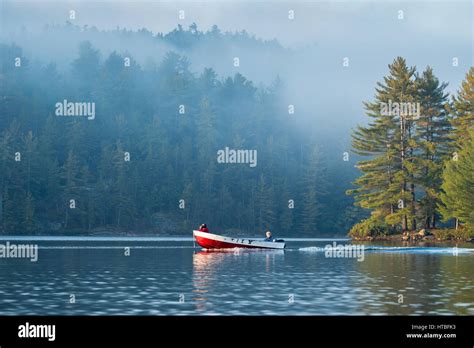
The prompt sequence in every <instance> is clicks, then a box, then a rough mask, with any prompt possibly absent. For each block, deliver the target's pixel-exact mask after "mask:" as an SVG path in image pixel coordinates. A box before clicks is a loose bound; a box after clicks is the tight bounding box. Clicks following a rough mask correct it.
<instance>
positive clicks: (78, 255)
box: [0, 237, 474, 315]
mask: <svg viewBox="0 0 474 348" xmlns="http://www.w3.org/2000/svg"><path fill="white" fill-rule="evenodd" d="M6 241H10V243H18V244H20V243H23V244H24V243H35V244H38V245H39V250H38V261H37V262H30V260H28V259H13V258H0V315H98V314H103V315H104V314H105V315H364V314H371V315H379V314H392V315H403V314H409V315H421V314H427V315H429V314H440V315H441V314H460V315H474V249H473V248H472V245H462V246H459V248H458V249H457V250H454V249H453V248H452V247H448V246H445V247H415V248H400V247H396V246H388V245H382V244H377V245H373V244H372V245H371V246H367V247H368V250H365V253H364V260H363V261H361V262H359V261H358V260H357V259H356V258H327V257H325V252H324V249H323V248H324V246H325V245H327V244H329V243H331V242H332V241H333V240H331V241H329V240H296V239H293V240H291V239H290V240H287V241H288V242H287V247H288V249H286V250H284V251H250V250H249V251H245V250H241V249H240V250H238V249H236V250H233V251H231V252H203V251H201V250H200V249H199V248H194V247H193V242H192V239H190V238H39V239H35V240H33V241H32V240H31V238H29V239H28V238H22V239H17V238H14V237H8V238H5V237H1V238H0V244H5V243H6ZM338 243H349V241H345V240H339V241H338ZM126 247H129V248H130V255H129V256H126V255H125V251H126V250H125V248H126ZM71 295H74V297H75V303H71V298H72V297H71ZM400 302H401V303H400Z"/></svg>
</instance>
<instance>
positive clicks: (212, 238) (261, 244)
mask: <svg viewBox="0 0 474 348" xmlns="http://www.w3.org/2000/svg"><path fill="white" fill-rule="evenodd" d="M193 235H194V238H195V239H196V242H197V243H198V244H199V245H200V246H201V247H203V248H204V249H233V248H252V249H284V248H285V242H265V241H259V240H256V239H249V238H232V237H224V236H220V235H217V234H212V233H208V232H201V231H193Z"/></svg>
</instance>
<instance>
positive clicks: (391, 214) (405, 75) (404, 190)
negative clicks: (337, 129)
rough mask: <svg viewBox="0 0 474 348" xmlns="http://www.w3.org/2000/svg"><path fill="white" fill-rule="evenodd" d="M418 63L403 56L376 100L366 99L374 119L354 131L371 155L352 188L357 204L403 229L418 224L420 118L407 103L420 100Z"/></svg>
mask: <svg viewBox="0 0 474 348" xmlns="http://www.w3.org/2000/svg"><path fill="white" fill-rule="evenodd" d="M414 75H415V68H413V67H408V66H407V65H406V62H405V60H404V59H403V58H401V57H398V58H396V59H395V61H394V62H393V63H392V64H391V65H389V75H388V76H386V77H384V82H383V83H382V82H378V83H377V88H376V91H377V94H376V96H375V101H374V102H371V103H370V102H367V103H364V105H365V108H366V110H367V115H368V116H369V117H370V118H371V119H372V122H371V123H370V124H369V125H368V126H367V127H362V126H358V127H357V129H356V130H355V131H354V133H353V143H352V145H353V148H354V152H355V153H356V154H358V155H362V156H370V157H371V158H370V159H368V160H364V161H360V162H358V164H357V166H358V168H359V169H360V170H361V171H362V172H363V175H362V176H361V177H360V178H358V179H357V180H356V181H355V182H354V184H355V185H356V186H359V188H356V189H352V190H348V194H353V195H354V196H355V200H356V205H358V206H360V207H363V208H367V209H371V210H372V214H373V216H374V217H375V218H378V219H382V220H385V221H386V222H387V223H389V224H392V225H395V224H400V225H401V228H402V230H407V229H408V228H409V227H410V225H409V222H410V221H411V228H413V229H414V228H416V216H415V202H416V197H415V187H414V178H413V176H414V173H415V166H414V165H413V159H414V150H415V141H414V120H413V117H411V116H412V115H409V114H407V113H406V112H405V110H403V109H402V108H401V105H402V103H413V102H414V101H415V100H416V88H415V83H414Z"/></svg>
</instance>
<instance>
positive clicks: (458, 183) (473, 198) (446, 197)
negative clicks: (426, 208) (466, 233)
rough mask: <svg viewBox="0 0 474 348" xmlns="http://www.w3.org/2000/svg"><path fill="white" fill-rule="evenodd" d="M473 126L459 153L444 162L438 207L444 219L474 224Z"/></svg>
mask: <svg viewBox="0 0 474 348" xmlns="http://www.w3.org/2000/svg"><path fill="white" fill-rule="evenodd" d="M473 173H474V128H471V129H469V130H468V133H467V136H466V137H465V138H464V141H463V147H462V148H461V150H460V151H459V155H458V156H457V157H455V158H453V159H451V160H448V161H447V162H446V167H445V169H444V172H443V184H442V185H441V188H442V193H441V195H440V196H441V203H440V204H439V209H440V211H441V213H442V215H443V218H444V220H449V219H452V218H456V219H459V220H460V221H461V222H465V223H467V224H469V226H474V174H473ZM456 227H457V226H456Z"/></svg>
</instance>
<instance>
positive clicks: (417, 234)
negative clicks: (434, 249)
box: [352, 229, 474, 243]
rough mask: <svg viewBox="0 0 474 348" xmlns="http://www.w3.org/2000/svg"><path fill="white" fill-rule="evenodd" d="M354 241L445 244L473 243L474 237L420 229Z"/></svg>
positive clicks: (458, 233)
mask: <svg viewBox="0 0 474 348" xmlns="http://www.w3.org/2000/svg"><path fill="white" fill-rule="evenodd" d="M352 240H355V241H394V242H395V241H396V242H400V241H402V242H421V241H429V242H433V243H435V242H447V241H462V242H471V243H474V237H472V235H471V234H469V233H465V231H462V230H461V231H459V230H455V229H433V230H427V229H421V230H419V231H410V232H408V231H406V232H403V233H397V234H389V235H377V236H366V237H352Z"/></svg>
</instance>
